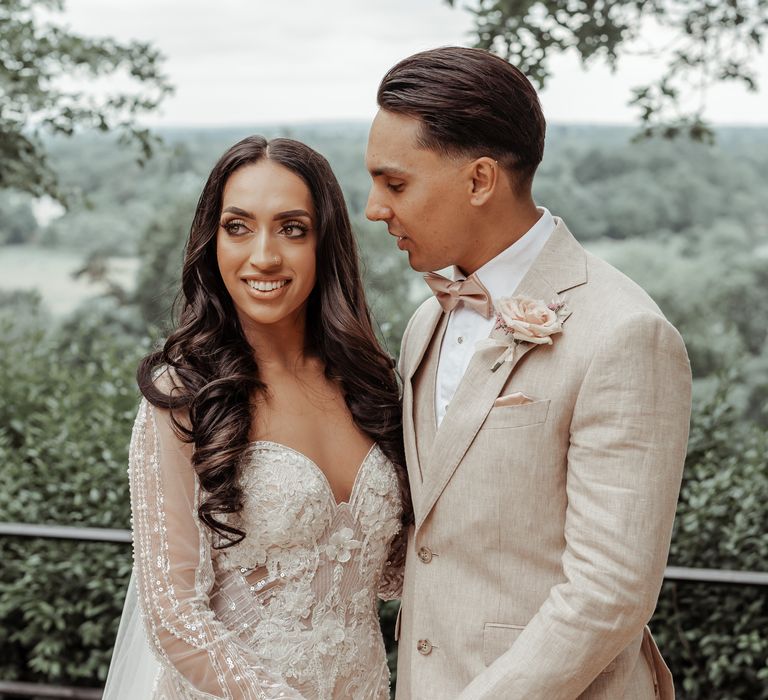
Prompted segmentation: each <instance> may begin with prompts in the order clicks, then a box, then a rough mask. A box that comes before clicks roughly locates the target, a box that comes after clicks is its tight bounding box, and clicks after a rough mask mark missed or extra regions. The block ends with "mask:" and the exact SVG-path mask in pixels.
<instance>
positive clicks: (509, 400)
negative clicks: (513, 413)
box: [493, 391, 534, 407]
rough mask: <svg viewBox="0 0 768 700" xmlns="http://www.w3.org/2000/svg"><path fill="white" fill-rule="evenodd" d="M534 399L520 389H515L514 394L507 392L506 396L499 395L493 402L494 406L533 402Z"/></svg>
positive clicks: (519, 404)
mask: <svg viewBox="0 0 768 700" xmlns="http://www.w3.org/2000/svg"><path fill="white" fill-rule="evenodd" d="M533 401H534V399H532V398H531V397H530V396H526V395H525V394H524V393H523V392H522V391H516V392H515V393H514V394H507V395H506V396H499V398H498V399H496V400H495V401H494V402H493V405H494V407H497V406H521V405H523V404H526V403H533Z"/></svg>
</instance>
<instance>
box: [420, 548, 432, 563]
mask: <svg viewBox="0 0 768 700" xmlns="http://www.w3.org/2000/svg"><path fill="white" fill-rule="evenodd" d="M419 559H421V561H423V562H424V563H425V564H429V562H431V561H432V550H431V549H430V548H429V547H420V548H419Z"/></svg>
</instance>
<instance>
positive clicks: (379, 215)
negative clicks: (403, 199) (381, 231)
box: [365, 190, 393, 221]
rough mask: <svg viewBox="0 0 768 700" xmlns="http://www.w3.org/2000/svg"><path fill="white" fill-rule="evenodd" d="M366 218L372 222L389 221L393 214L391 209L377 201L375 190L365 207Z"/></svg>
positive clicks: (369, 196)
mask: <svg viewBox="0 0 768 700" xmlns="http://www.w3.org/2000/svg"><path fill="white" fill-rule="evenodd" d="M365 216H366V218H368V219H370V220H371V221H389V220H390V219H391V218H392V216H393V214H392V209H391V208H390V207H388V206H386V205H385V204H381V203H379V202H378V201H376V197H375V196H374V193H373V190H371V193H370V194H369V195H368V202H367V203H366V205H365Z"/></svg>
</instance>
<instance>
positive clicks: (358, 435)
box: [252, 385, 372, 502]
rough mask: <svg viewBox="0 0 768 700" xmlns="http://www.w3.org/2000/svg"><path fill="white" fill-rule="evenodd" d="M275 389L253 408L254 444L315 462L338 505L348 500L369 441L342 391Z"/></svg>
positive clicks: (369, 445) (370, 444)
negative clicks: (289, 451) (263, 443)
mask: <svg viewBox="0 0 768 700" xmlns="http://www.w3.org/2000/svg"><path fill="white" fill-rule="evenodd" d="M323 389H325V391H320V390H318V391H311V387H306V388H305V390H304V391H300V392H297V391H295V390H294V388H293V387H284V386H279V387H275V388H274V389H273V390H271V391H270V392H269V395H268V396H267V397H265V398H264V399H262V400H259V401H258V402H257V403H256V406H255V409H256V410H255V415H254V430H253V431H252V436H253V439H254V440H264V441H268V442H273V443H276V444H279V445H284V446H286V447H288V448H290V449H292V450H294V451H296V452H299V453H301V454H303V455H304V456H305V457H307V458H308V459H310V460H311V461H312V462H314V464H315V466H317V468H318V469H320V471H322V472H323V474H324V475H325V477H326V479H327V480H328V483H329V485H330V487H331V490H332V492H333V495H334V497H335V498H336V501H337V502H342V501H347V500H348V498H349V496H350V494H351V491H352V488H353V486H354V484H355V480H356V477H357V474H358V471H359V469H360V467H361V466H362V463H363V461H364V460H365V457H366V456H367V454H368V453H369V452H370V450H371V446H372V441H371V439H370V437H368V436H367V435H366V434H365V433H363V432H362V431H361V430H360V429H359V428H358V427H357V425H356V424H355V423H354V421H353V420H352V415H351V414H350V412H349V409H348V408H347V405H346V402H345V401H344V397H343V396H342V395H341V392H340V390H336V391H331V390H330V389H328V387H327V385H326V387H323Z"/></svg>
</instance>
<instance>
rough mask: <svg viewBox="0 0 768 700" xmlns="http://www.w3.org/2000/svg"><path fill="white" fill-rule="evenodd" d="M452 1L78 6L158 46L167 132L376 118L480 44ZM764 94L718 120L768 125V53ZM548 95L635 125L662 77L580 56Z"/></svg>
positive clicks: (85, 17) (71, 19)
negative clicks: (385, 88)
mask: <svg viewBox="0 0 768 700" xmlns="http://www.w3.org/2000/svg"><path fill="white" fill-rule="evenodd" d="M462 4H463V3H462V2H461V0H458V1H457V2H456V6H457V9H452V8H450V7H449V6H448V5H447V4H446V3H445V2H444V0H387V2H380V1H375V0H282V1H281V0H269V1H266V0H216V1H215V2H214V1H213V0H185V1H183V2H182V0H132V1H131V2H124V1H123V0H121V1H120V2H118V1H117V0H66V13H65V15H64V16H63V19H64V21H65V22H66V23H67V24H68V25H69V26H70V27H71V28H72V29H73V30H74V31H76V32H78V33H81V34H86V35H93V36H98V35H103V36H112V37H115V38H118V39H121V40H129V39H140V40H145V41H149V42H151V43H152V44H153V45H155V46H156V47H157V48H158V49H160V50H161V51H162V53H163V54H164V55H165V56H166V58H167V62H166V64H165V69H166V72H167V74H168V76H169V78H170V80H171V82H172V83H173V84H174V85H175V86H176V92H175V94H174V95H173V96H171V97H169V98H167V100H166V101H165V102H164V104H163V107H162V109H161V111H159V112H158V113H156V114H153V115H151V116H149V117H147V118H145V119H144V121H145V122H146V123H147V124H152V125H167V126H187V125H195V126H214V125H245V124H259V123H275V122H279V123H288V122H304V121H319V120H335V119H366V120H368V119H370V118H372V116H373V115H374V114H375V111H376V104H375V93H376V87H377V85H378V81H379V79H380V78H381V76H382V75H383V74H384V72H385V71H386V70H387V69H388V68H389V67H390V66H392V65H393V64H394V63H396V62H397V61H398V60H399V59H401V58H404V57H405V56H408V55H409V54H411V53H414V52H416V51H419V50H422V49H426V48H433V47H435V46H441V45H446V44H462V45H469V44H470V43H471V36H470V30H471V27H472V17H471V15H470V14H469V12H467V11H466V10H463V9H460V8H461V6H462ZM762 59H763V60H762V61H761V65H760V66H759V74H760V77H761V92H760V93H758V94H757V95H751V94H749V93H747V92H746V90H744V89H743V88H741V87H737V86H723V87H719V88H717V89H715V90H713V91H712V93H711V94H710V96H709V100H708V105H709V107H708V110H707V117H708V118H709V119H710V120H711V121H713V122H715V123H718V124H724V123H728V124H730V123H735V124H764V125H765V124H768V98H766V94H767V93H766V91H767V90H768V57H766V56H765V55H764V56H763V57H762ZM552 68H553V73H554V77H553V79H552V80H551V82H550V83H549V84H548V86H547V88H546V89H545V90H544V91H543V92H542V93H541V101H542V104H543V106H544V112H545V115H546V117H547V119H548V121H550V122H590V123H631V122H634V121H635V119H636V112H635V111H633V110H631V109H630V108H629V107H627V104H626V103H627V101H628V99H629V97H630V87H632V86H634V85H638V84H640V83H642V82H643V81H647V80H648V79H649V78H650V77H651V75H652V74H651V73H650V70H651V68H652V65H651V64H650V63H649V62H648V60H647V59H641V58H635V59H632V60H630V61H625V62H623V63H621V64H620V68H619V72H618V73H617V74H616V75H611V73H610V72H609V71H608V70H607V68H605V67H604V66H603V65H600V64H594V65H593V66H591V67H590V68H589V70H588V71H586V72H585V71H584V70H583V69H582V68H581V67H580V65H579V63H578V61H577V60H576V58H575V57H568V56H564V57H560V58H558V59H557V60H555V61H553V63H552Z"/></svg>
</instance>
